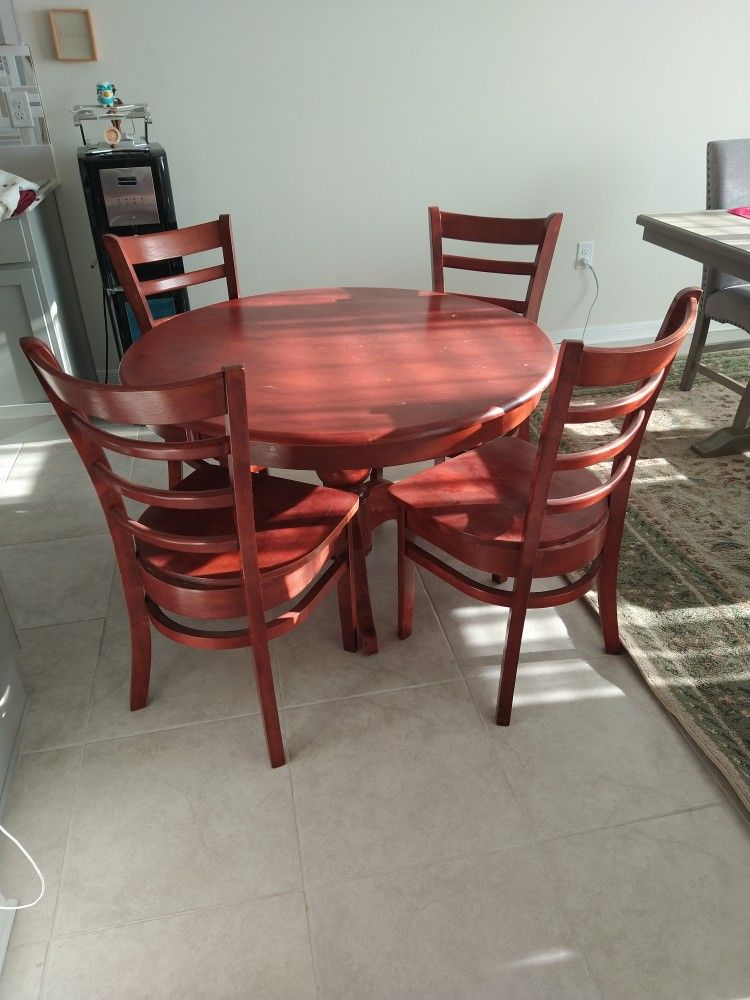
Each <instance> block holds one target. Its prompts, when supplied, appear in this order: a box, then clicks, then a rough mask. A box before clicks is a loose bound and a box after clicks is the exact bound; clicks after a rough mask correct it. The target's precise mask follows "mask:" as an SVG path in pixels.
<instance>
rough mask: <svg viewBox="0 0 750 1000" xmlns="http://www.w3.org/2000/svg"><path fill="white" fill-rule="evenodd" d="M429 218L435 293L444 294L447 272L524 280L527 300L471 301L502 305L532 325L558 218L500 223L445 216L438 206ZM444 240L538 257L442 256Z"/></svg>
mask: <svg viewBox="0 0 750 1000" xmlns="http://www.w3.org/2000/svg"><path fill="white" fill-rule="evenodd" d="M428 214H429V220H430V250H431V256H432V288H433V291H436V292H444V291H445V269H446V268H456V269H458V270H461V271H485V272H490V273H492V274H515V275H521V276H526V277H527V278H528V279H529V280H528V286H527V289H526V295H525V297H524V298H522V299H509V298H492V297H490V296H487V295H474V294H473V293H472V296H471V297H472V298H475V299H482V300H484V301H485V302H493V303H495V305H498V306H504V307H505V308H506V309H511V310H512V311H513V312H516V313H519V314H520V315H521V316H526V317H528V319H530V320H532V321H533V322H534V323H536V321H537V320H538V318H539V309H540V307H541V304H542V296H543V295H544V288H545V285H546V284H547V276H548V275H549V269H550V265H551V264H552V256H553V254H554V252H555V245H556V243H557V237H558V234H559V232H560V226H561V225H562V219H563V217H562V213H560V212H555V213H554V214H553V215H548V216H547V218H546V219H499V218H491V217H489V216H483V215H460V214H458V213H456V212H443V211H441V210H440V209H439V208H438V207H437V205H433V206H431V207H430V208H429V209H428ZM446 239H449V240H461V241H463V242H469V243H488V244H495V245H502V246H519V247H520V246H526V247H536V254H535V256H534V259H533V261H519V260H496V259H494V258H484V257H469V256H459V255H457V254H453V253H445V251H444V250H443V240H446Z"/></svg>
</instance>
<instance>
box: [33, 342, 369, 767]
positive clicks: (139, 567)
mask: <svg viewBox="0 0 750 1000" xmlns="http://www.w3.org/2000/svg"><path fill="white" fill-rule="evenodd" d="M21 347H22V348H23V350H24V352H25V354H26V356H27V358H28V359H29V361H30V363H31V366H32V368H33V370H34V372H35V373H36V376H37V378H38V379H39V381H40V382H41V384H42V387H43V388H44V390H45V392H46V394H47V396H48V397H49V399H50V402H51V403H52V405H53V407H54V408H55V411H56V412H57V414H58V416H59V417H60V420H61V421H62V423H63V425H64V426H65V429H66V430H67V432H68V434H69V435H70V438H71V440H72V441H73V444H74V445H75V448H76V450H77V451H78V454H79V456H80V457H81V459H82V461H83V463H84V465H85V466H86V470H87V472H88V474H89V476H90V477H91V480H92V483H93V485H94V488H95V490H96V492H97V494H98V497H99V500H100V502H101V505H102V507H103V509H104V514H105V517H106V520H107V525H108V527H109V530H110V533H111V536H112V542H113V544H114V549H115V556H116V558H117V564H118V567H119V570H120V575H121V577H122V586H123V591H124V594H125V603H126V606H127V611H128V617H129V621H130V638H131V685H130V707H131V709H132V710H136V709H140V708H143V707H144V706H145V705H146V701H147V699H148V689H149V678H150V672H151V626H153V627H154V628H156V629H157V630H158V631H159V632H162V633H163V634H164V635H166V636H168V637H169V638H170V639H174V640H175V641H176V642H180V643H183V644H184V645H186V646H197V647H202V648H207V649H235V648H238V647H242V646H251V647H252V655H253V664H254V672H255V683H256V688H257V693H258V700H259V702H260V707H261V712H262V716H263V724H264V727H265V733H266V742H267V746H268V753H269V757H270V760H271V765H272V766H273V767H278V766H279V765H281V764H283V763H284V760H285V757H284V746H283V742H282V736H281V729H280V727H279V716H278V710H277V705H276V696H275V692H274V682H273V674H272V672H271V659H270V654H269V649H268V643H269V640H270V639H273V638H275V637H276V636H279V635H283V634H284V633H286V632H288V631H290V630H291V629H292V628H294V627H295V626H296V625H297V624H299V623H300V622H302V621H303V620H304V619H305V618H307V616H308V615H309V614H310V613H311V611H312V610H313V609H314V608H315V606H316V605H317V604H318V603H319V602H320V600H321V599H322V597H323V596H324V595H325V594H326V593H327V591H328V590H329V589H330V588H331V587H332V586H334V585H337V587H338V597H339V612H340V617H341V631H342V638H343V643H344V648H345V649H347V650H350V651H352V652H353V651H356V649H357V628H356V621H355V602H354V589H353V576H352V573H351V572H350V566H351V552H352V534H351V521H352V518H353V516H354V515H355V513H356V511H357V506H358V501H357V498H356V497H354V496H352V494H350V493H344V492H343V491H339V490H332V489H327V488H325V487H320V486H313V485H310V484H308V483H299V482H295V481H293V480H289V479H279V478H276V477H274V476H259V477H258V476H252V475H251V474H250V441H249V438H248V433H247V400H246V397H245V377H244V371H243V369H242V368H241V367H240V366H236V367H232V368H225V369H224V370H223V371H220V372H217V373H216V374H214V375H207V376H205V377H203V378H198V379H193V380H191V381H189V382H183V383H178V384H176V385H171V386H158V387H154V388H130V387H125V386H106V385H99V384H98V383H93V382H84V381H81V380H80V379H77V378H74V377H73V376H71V375H67V374H65V372H63V371H62V369H61V368H60V366H59V364H58V363H57V361H56V359H55V358H54V356H53V355H52V354H51V352H50V351H49V349H48V348H47V346H46V345H45V344H44V343H42V341H40V340H38V339H36V338H32V337H25V338H23V339H22V340H21ZM216 418H223V426H222V425H221V424H220V425H219V427H220V428H221V429H220V430H219V431H217V434H216V436H214V437H209V438H201V439H198V440H193V441H188V440H185V441H173V442H172V441H170V442H162V441H159V442H155V441H149V440H143V439H139V438H138V437H137V431H136V432H135V434H136V436H123V435H121V434H120V433H119V432H118V433H114V432H113V431H112V430H111V429H108V428H107V424H111V423H117V424H123V423H124V424H131V425H143V424H150V423H162V422H167V423H170V424H172V423H173V424H175V425H185V424H188V423H189V422H190V421H193V420H198V421H206V420H212V419H216ZM108 452H111V453H114V454H117V455H126V456H131V457H133V458H134V459H142V460H146V465H145V466H139V465H138V464H137V463H135V462H134V463H133V467H134V470H137V469H138V468H141V470H142V471H143V469H144V468H153V465H156V464H158V463H160V462H162V463H171V464H172V465H174V464H175V463H184V464H185V465H187V466H188V470H187V474H186V475H185V476H184V478H182V479H180V480H178V481H176V482H175V481H174V479H173V478H171V479H169V485H168V486H165V487H164V488H157V487H155V486H153V485H149V484H146V483H142V482H138V481H136V480H135V479H134V478H132V476H125V475H120V474H119V473H117V472H115V471H114V470H113V468H112V466H111V465H110V462H109V460H108V458H107V453H108ZM152 463H153V465H152ZM142 478H146V479H147V480H148V481H149V483H151V482H152V481H153V475H152V474H151V475H149V474H147V473H146V474H144V476H143V477H142ZM165 480H167V475H166V470H165ZM126 501H127V502H128V503H130V502H134V503H136V504H140V505H143V504H145V505H147V506H146V507H145V510H143V511H142V512H141V513H138V512H134V511H132V510H130V509H128V506H127V505H126ZM295 598H299V600H298V601H297V603H296V604H295V605H294V606H293V607H291V608H289V609H288V610H286V611H283V612H281V613H278V614H276V616H275V617H273V619H272V620H270V621H266V620H265V618H266V611H267V610H269V609H272V608H278V607H280V606H281V605H283V604H285V603H287V602H289V601H292V600H294V599H295ZM175 615H177V616H182V617H187V618H188V619H191V620H195V619H198V620H199V621H198V623H197V624H185V623H184V622H182V621H179V620H178V619H177V618H175V617H174V616H175ZM237 618H240V619H243V618H244V619H246V623H245V624H243V625H242V626H241V627H239V628H231V629H228V628H224V629H222V628H220V627H218V628H217V627H214V628H210V627H208V625H207V624H206V622H207V621H208V620H213V621H214V622H215V623H216V622H219V623H220V622H222V621H224V620H227V619H237Z"/></svg>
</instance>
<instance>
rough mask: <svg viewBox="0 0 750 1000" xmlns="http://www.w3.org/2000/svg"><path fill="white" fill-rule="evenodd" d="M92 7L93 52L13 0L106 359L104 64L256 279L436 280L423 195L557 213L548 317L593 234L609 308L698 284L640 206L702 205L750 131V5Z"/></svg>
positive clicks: (219, 2)
mask: <svg viewBox="0 0 750 1000" xmlns="http://www.w3.org/2000/svg"><path fill="white" fill-rule="evenodd" d="M87 2H88V4H89V6H90V8H91V11H92V16H93V23H94V28H95V32H96V38H97V44H98V48H99V62H97V63H59V62H56V61H55V60H54V59H53V57H52V52H51V42H50V38H49V29H48V24H47V13H46V8H45V9H41V8H39V6H38V4H36V3H33V2H31V0H15V3H16V9H17V11H18V16H19V22H20V26H21V31H22V34H23V36H24V38H25V40H26V41H27V42H28V43H29V44H30V45H31V46H32V51H33V53H34V56H35V61H36V65H37V72H38V75H39V80H40V84H41V88H42V94H43V97H44V102H45V106H46V109H47V113H48V118H49V124H50V131H51V133H52V138H53V142H54V144H55V149H56V155H57V163H58V169H59V172H60V174H61V178H62V182H63V187H62V190H61V192H60V193H59V198H60V203H61V210H62V214H63V221H64V225H65V228H66V232H67V236H68V241H69V246H70V250H71V254H72V257H73V265H74V269H75V273H76V280H77V282H78V285H79V289H80V292H81V298H82V301H83V306H84V311H85V315H86V319H87V324H88V327H89V333H90V336H91V339H92V342H93V345H94V349H95V354H96V357H97V361H98V364H99V365H101V362H102V353H103V352H102V350H101V347H102V343H101V339H102V338H101V326H102V324H101V298H100V295H101V292H100V285H99V279H98V273H97V272H96V271H95V270H91V269H90V264H91V263H92V262H93V261H94V253H93V246H92V243H91V238H90V235H89V230H88V223H87V219H86V213H85V208H84V202H83V196H82V193H81V190H80V183H79V180H78V176H77V167H76V160H75V149H76V146H77V143H78V133H77V131H76V130H74V129H73V127H72V124H71V117H70V114H69V109H70V108H71V107H72V106H73V104H76V103H87V102H91V101H93V100H94V90H95V85H96V83H97V82H98V81H99V80H113V81H114V82H115V84H116V85H117V87H118V90H119V94H120V96H121V97H123V99H124V100H126V101H146V102H148V103H149V104H150V105H151V109H152V113H153V116H154V122H155V123H154V126H153V132H152V137H153V138H154V139H155V140H157V141H159V142H161V143H162V144H163V145H164V146H165V147H166V149H167V152H168V156H169V161H170V166H171V171H172V181H173V187H174V192H175V199H176V204H177V210H178V219H179V221H180V223H181V224H183V225H187V224H190V223H194V222H198V221H201V220H204V219H208V218H214V217H216V216H217V215H218V214H219V213H220V212H222V211H229V212H231V214H232V217H233V222H234V227H235V236H236V242H237V250H238V258H239V264H240V277H241V282H242V285H241V287H242V290H243V291H244V292H245V293H246V294H249V293H252V292H259V291H263V290H270V289H275V288H290V287H301V286H314V285H326V284H371V285H400V286H407V287H427V286H428V284H429V265H428V253H427V236H426V227H427V222H426V214H427V213H426V206H427V205H428V204H432V203H437V204H440V205H441V206H442V207H443V208H446V209H448V210H454V211H467V212H477V213H480V214H488V215H492V214H496V215H524V214H534V215H542V214H547V213H548V212H551V211H555V210H561V211H563V212H564V213H565V221H564V223H563V230H562V234H561V238H560V242H559V244H558V251H557V256H556V260H555V263H554V264H553V269H552V273H551V276H550V281H549V285H548V290H547V296H546V299H545V304H544V308H543V310H542V317H541V322H542V324H543V325H544V326H546V327H547V328H548V329H552V330H555V329H561V328H575V327H580V326H581V325H582V323H583V319H584V317H585V312H586V309H587V307H588V304H589V301H590V296H591V277H590V275H588V274H587V273H586V272H580V271H575V270H573V259H574V253H575V244H576V241H577V240H589V239H593V240H595V241H596V256H595V265H596V267H597V271H598V274H599V278H600V281H601V285H602V291H601V296H600V299H599V302H598V304H597V307H596V309H595V312H594V315H593V316H592V320H591V322H592V324H593V325H594V326H595V327H601V326H607V325H609V324H623V323H631V322H633V323H636V322H640V321H646V320H655V319H656V318H657V317H660V315H661V314H663V312H664V309H665V307H666V305H667V303H668V301H669V300H670V298H671V296H672V294H673V293H674V292H675V291H676V290H677V289H678V288H680V287H682V286H683V285H685V284H689V283H693V282H696V281H699V280H700V269H699V267H698V266H697V265H694V264H692V263H690V262H688V261H685V260H682V259H680V258H677V257H675V256H673V255H670V254H668V253H667V252H666V251H662V250H658V249H656V248H654V247H651V246H649V245H647V244H645V243H643V242H642V240H641V230H640V228H637V227H636V226H635V217H636V214H637V213H638V212H649V211H650V212H659V211H665V212H666V211H680V210H684V211H687V210H690V209H693V208H696V207H700V206H702V204H703V201H704V196H705V194H704V189H705V144H706V142H707V140H709V139H712V138H727V137H735V136H744V135H747V134H748V133H750V122H748V115H747V101H748V94H749V93H750V59H748V55H747V41H748V38H749V37H750V3H748V0H713V2H712V3H711V4H707V3H705V2H700V0H629V2H623V0H212V2H208V0H172V2H167V0H128V2H127V3H123V2H116V0H87ZM454 280H455V278H454ZM458 280H459V281H460V280H461V276H460V275H458ZM454 287H455V288H456V290H458V286H456V285H454ZM464 288H465V289H466V288H467V286H465V285H464Z"/></svg>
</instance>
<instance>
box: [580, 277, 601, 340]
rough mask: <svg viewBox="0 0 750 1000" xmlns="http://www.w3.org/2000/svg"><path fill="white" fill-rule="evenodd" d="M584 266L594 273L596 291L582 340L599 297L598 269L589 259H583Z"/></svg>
mask: <svg viewBox="0 0 750 1000" xmlns="http://www.w3.org/2000/svg"><path fill="white" fill-rule="evenodd" d="M583 266H584V267H585V268H587V269H588V270H589V271H591V273H592V274H593V275H594V281H595V282H596V293H595V295H594V301H593V302H592V303H591V305H590V306H589V311H588V315H587V316H586V322H585V323H584V324H583V333H582V334H581V340H583V339H584V338H585V336H586V330H587V329H588V325H589V320H590V319H591V310H592V309H593V308H594V306H595V305H596V300H597V299H598V298H599V279H598V278H597V276H596V271H595V270H594V265H593V264H592V263H590V261H588V260H584V261H583Z"/></svg>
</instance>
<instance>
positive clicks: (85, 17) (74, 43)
mask: <svg viewBox="0 0 750 1000" xmlns="http://www.w3.org/2000/svg"><path fill="white" fill-rule="evenodd" d="M49 24H50V30H51V32H52V44H53V45H54V47H55V55H56V56H57V58H58V59H60V60H62V61H64V62H96V60H97V54H96V41H95V39H94V26H93V24H92V22H91V11H90V10H88V9H87V8H80V7H54V8H52V9H50V11H49Z"/></svg>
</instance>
